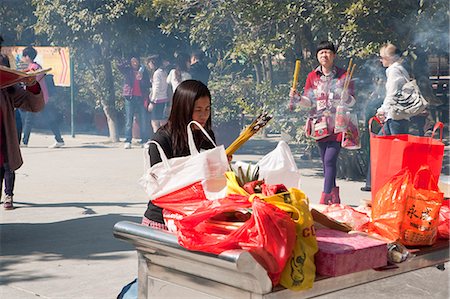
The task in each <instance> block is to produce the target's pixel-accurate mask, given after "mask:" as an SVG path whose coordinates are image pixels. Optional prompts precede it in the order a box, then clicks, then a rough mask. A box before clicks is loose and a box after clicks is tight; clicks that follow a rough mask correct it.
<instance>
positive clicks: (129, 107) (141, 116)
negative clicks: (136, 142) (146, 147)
mask: <svg viewBox="0 0 450 299" xmlns="http://www.w3.org/2000/svg"><path fill="white" fill-rule="evenodd" d="M135 114H137V117H138V120H139V130H140V138H141V142H142V143H146V142H147V140H148V139H149V137H150V136H149V135H148V132H149V128H150V124H149V121H148V119H147V109H146V108H145V107H144V100H143V98H142V97H137V96H133V97H131V99H130V100H128V99H125V142H131V139H132V138H133V135H132V134H133V118H134V115H135Z"/></svg>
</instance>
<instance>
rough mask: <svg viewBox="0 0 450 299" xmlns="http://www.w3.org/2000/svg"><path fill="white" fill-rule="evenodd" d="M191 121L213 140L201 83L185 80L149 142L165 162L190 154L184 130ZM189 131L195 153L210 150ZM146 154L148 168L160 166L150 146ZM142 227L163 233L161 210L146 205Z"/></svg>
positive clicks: (208, 103) (201, 137) (200, 135)
mask: <svg viewBox="0 0 450 299" xmlns="http://www.w3.org/2000/svg"><path fill="white" fill-rule="evenodd" d="M193 120H195V121H197V122H198V123H200V124H201V125H202V127H203V128H204V129H205V130H206V131H207V132H208V134H209V135H210V136H211V138H212V139H213V140H215V137H214V133H213V131H212V130H211V94H210V92H209V90H208V88H207V87H206V85H205V84H203V83H202V82H200V81H196V80H186V81H183V82H181V83H180V84H179V85H178V87H177V89H176V90H175V93H174V95H173V102H172V110H171V112H170V116H169V119H168V121H167V123H166V124H165V125H163V126H162V127H161V128H159V129H158V131H157V132H156V133H155V135H154V136H153V139H152V140H154V141H156V142H157V143H159V145H161V147H162V149H163V150H164V153H165V154H166V156H167V158H168V159H170V158H175V157H183V156H188V155H189V154H190V152H189V145H188V137H187V130H186V128H187V125H188V124H189V123H190V122H191V121H193ZM192 129H193V133H194V134H193V135H194V141H195V145H196V146H197V149H198V150H201V149H212V148H214V144H212V143H211V141H209V140H208V138H207V137H206V136H204V134H203V133H202V132H201V131H200V130H199V129H198V128H197V127H196V126H192ZM148 153H149V155H150V165H151V166H153V165H155V164H157V163H159V162H161V157H160V155H159V152H158V149H157V147H156V145H155V144H154V143H150V146H149V150H148ZM142 224H145V225H148V226H151V227H156V228H161V229H166V226H165V225H164V219H163V216H162V209H161V208H159V207H157V206H155V205H154V204H153V203H152V202H149V204H148V208H147V210H146V212H145V214H144V218H143V221H142Z"/></svg>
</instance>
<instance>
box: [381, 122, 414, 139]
mask: <svg viewBox="0 0 450 299" xmlns="http://www.w3.org/2000/svg"><path fill="white" fill-rule="evenodd" d="M383 128H384V132H385V133H386V135H397V134H408V133H409V120H406V119H402V120H393V119H388V120H387V121H386V122H385V123H384V125H383ZM378 135H383V131H382V130H381V131H380V132H379V133H378Z"/></svg>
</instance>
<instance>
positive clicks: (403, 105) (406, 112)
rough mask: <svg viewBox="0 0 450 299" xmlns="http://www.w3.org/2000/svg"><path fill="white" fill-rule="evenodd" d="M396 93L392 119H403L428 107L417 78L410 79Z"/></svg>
mask: <svg viewBox="0 0 450 299" xmlns="http://www.w3.org/2000/svg"><path fill="white" fill-rule="evenodd" d="M405 79H406V80H407V82H406V83H405V84H404V85H403V87H402V89H401V90H399V91H398V92H397V94H396V95H395V99H396V103H395V104H394V105H393V107H392V119H394V120H401V119H405V118H409V117H412V116H416V115H419V114H421V113H422V112H423V111H425V109H426V108H427V107H428V102H427V100H425V98H424V97H423V96H422V93H421V92H420V89H419V86H418V85H417V81H416V80H408V78H406V77H405Z"/></svg>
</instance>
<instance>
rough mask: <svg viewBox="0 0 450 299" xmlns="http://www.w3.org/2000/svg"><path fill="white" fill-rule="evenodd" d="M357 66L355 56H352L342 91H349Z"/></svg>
mask: <svg viewBox="0 0 450 299" xmlns="http://www.w3.org/2000/svg"><path fill="white" fill-rule="evenodd" d="M355 68H356V64H353V58H350V61H349V62H348V67H347V75H346V76H345V79H344V88H343V89H342V92H344V91H347V89H348V87H349V85H350V82H351V81H352V77H353V72H354V71H355Z"/></svg>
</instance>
